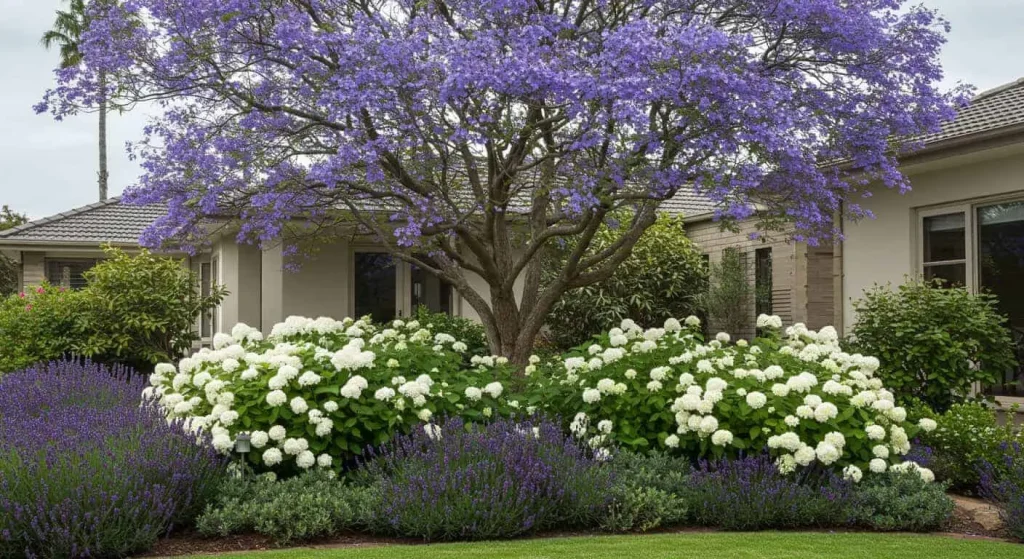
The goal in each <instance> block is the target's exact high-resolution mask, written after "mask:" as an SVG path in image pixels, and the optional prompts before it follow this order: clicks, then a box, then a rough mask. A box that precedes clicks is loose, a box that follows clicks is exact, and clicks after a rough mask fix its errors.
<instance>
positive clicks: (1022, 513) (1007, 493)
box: [981, 441, 1024, 540]
mask: <svg viewBox="0 0 1024 559" xmlns="http://www.w3.org/2000/svg"><path fill="white" fill-rule="evenodd" d="M1002 450H1003V456H1002V460H1001V462H1002V463H1001V464H992V463H990V462H985V463H984V464H983V465H982V467H981V494H982V496H984V497H985V498H986V499H988V500H990V501H992V502H994V503H995V504H997V505H998V506H999V509H1000V516H1001V517H1002V519H1003V522H1004V523H1006V529H1007V531H1009V532H1010V534H1012V535H1013V537H1015V538H1017V539H1019V540H1024V444H1022V443H1020V442H1016V441H1014V442H1004V443H1003V444H1002Z"/></svg>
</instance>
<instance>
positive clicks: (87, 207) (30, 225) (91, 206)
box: [0, 196, 121, 238]
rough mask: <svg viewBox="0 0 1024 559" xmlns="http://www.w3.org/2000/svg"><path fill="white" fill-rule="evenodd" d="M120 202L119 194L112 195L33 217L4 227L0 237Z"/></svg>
mask: <svg viewBox="0 0 1024 559" xmlns="http://www.w3.org/2000/svg"><path fill="white" fill-rule="evenodd" d="M120 202H121V197H120V196H113V197H111V198H107V199H106V200H100V201H99V202H93V203H91V204H88V205H85V206H80V207H77V208H73V209H70V210H68V211H65V212H60V213H57V214H53V215H50V216H46V217H41V218H39V219H34V220H32V221H29V222H26V223H22V224H21V225H17V226H15V227H11V228H10V229H5V230H3V231H0V238H3V237H12V236H14V235H17V234H19V233H23V232H25V231H28V230H29V229H34V228H36V227H40V226H43V225H47V224H50V223H54V222H56V221H60V220H63V219H67V218H69V217H74V216H76V215H79V214H82V213H85V212H88V211H91V210H94V209H96V208H100V207H104V206H110V205H113V204H119V203H120Z"/></svg>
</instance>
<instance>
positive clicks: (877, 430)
mask: <svg viewBox="0 0 1024 559" xmlns="http://www.w3.org/2000/svg"><path fill="white" fill-rule="evenodd" d="M864 432H865V433H867V435H868V438H869V439H871V440H873V441H880V440H882V439H884V438H885V428H884V427H882V426H881V425H868V426H867V427H865V428H864Z"/></svg>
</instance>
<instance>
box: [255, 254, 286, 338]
mask: <svg viewBox="0 0 1024 559" xmlns="http://www.w3.org/2000/svg"><path fill="white" fill-rule="evenodd" d="M261 261H262V262H261V263H262V267H261V268H262V269H261V270H260V280H261V284H262V286H261V290H260V292H261V295H262V297H261V299H262V301H261V303H260V314H261V329H262V330H263V333H264V334H270V330H271V328H273V327H274V325H275V324H277V323H278V322H281V321H283V320H284V255H283V254H282V252H281V247H280V246H276V247H272V248H269V249H266V250H263V251H261Z"/></svg>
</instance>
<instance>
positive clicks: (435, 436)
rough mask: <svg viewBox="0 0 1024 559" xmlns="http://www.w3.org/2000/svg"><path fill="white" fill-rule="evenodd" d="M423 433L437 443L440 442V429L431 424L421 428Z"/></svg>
mask: <svg viewBox="0 0 1024 559" xmlns="http://www.w3.org/2000/svg"><path fill="white" fill-rule="evenodd" d="M423 432H424V433H426V434H427V437H428V438H430V439H432V440H435V441H439V440H441V428H440V427H439V426H437V425H434V424H433V423H427V424H425V425H424V426H423Z"/></svg>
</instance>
